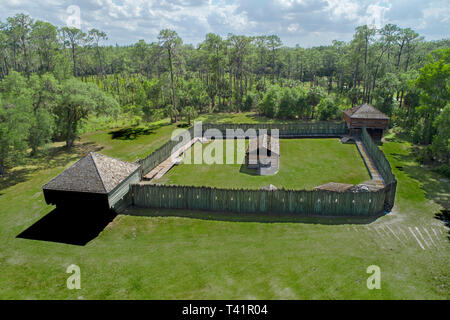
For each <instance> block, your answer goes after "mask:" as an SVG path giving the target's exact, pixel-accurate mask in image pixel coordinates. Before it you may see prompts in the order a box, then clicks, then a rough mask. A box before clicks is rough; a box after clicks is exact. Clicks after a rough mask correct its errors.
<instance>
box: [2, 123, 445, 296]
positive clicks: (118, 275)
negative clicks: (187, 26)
mask: <svg viewBox="0 0 450 320" xmlns="http://www.w3.org/2000/svg"><path fill="white" fill-rule="evenodd" d="M216 117H217V116H216ZM240 117H245V116H240ZM173 127H174V126H173V125H170V124H166V125H164V126H160V127H158V126H155V127H154V128H153V130H151V132H147V133H146V134H142V135H138V137H136V138H130V139H129V140H120V139H117V138H116V139H113V136H112V135H111V134H109V133H108V132H110V131H113V130H110V131H101V132H95V133H90V134H86V135H84V136H83V137H82V139H81V141H80V142H79V143H78V144H77V147H76V148H75V149H73V150H72V151H71V152H67V151H65V149H63V148H61V147H60V146H59V145H58V144H57V145H55V149H52V150H50V153H49V154H48V155H46V156H42V157H41V158H40V159H38V160H36V161H30V162H29V163H28V164H27V165H26V166H22V167H17V168H15V169H14V170H13V171H12V172H11V173H10V174H9V175H8V176H7V177H4V178H1V180H0V270H1V273H0V299H449V298H450V288H449V283H450V270H449V268H448V261H450V246H449V243H450V242H449V229H448V227H445V225H444V223H443V222H442V221H441V220H439V219H437V216H438V214H439V213H440V210H442V208H443V206H444V205H445V206H447V209H448V203H449V202H448V201H449V194H450V188H449V181H448V180H446V179H445V178H444V177H442V176H439V175H437V174H436V173H433V172H431V171H430V170H428V169H427V168H425V167H420V165H419V164H418V163H417V162H415V161H414V157H413V151H412V149H411V146H410V144H409V143H407V142H404V141H401V140H396V139H395V137H389V138H391V139H390V140H389V141H387V142H385V143H384V145H383V147H382V149H383V151H384V152H385V154H386V156H387V158H388V160H389V161H390V163H391V165H392V167H393V171H394V174H395V175H396V177H397V179H398V188H397V197H396V204H395V207H394V209H393V211H392V212H391V213H389V214H388V215H385V216H383V217H379V218H377V219H372V220H367V219H362V218H356V219H345V218H340V219H330V218H321V219H319V218H301V217H298V216H281V215H273V216H270V215H265V216H259V215H255V214H248V215H238V214H233V213H227V212H223V213H212V212H196V211H176V210H168V211H159V210H145V211H144V210H138V209H131V213H133V214H146V215H150V216H148V217H143V216H131V215H118V216H117V217H116V218H115V219H114V220H113V221H112V222H111V223H110V224H109V225H108V226H107V227H106V228H105V229H104V230H103V231H102V232H101V233H100V234H99V236H98V237H96V238H95V239H93V240H92V241H90V242H89V243H88V244H86V245H85V246H76V245H68V244H64V243H55V242H46V241H39V240H29V239H22V238H17V235H18V234H20V233H21V232H23V231H24V230H25V229H27V228H29V227H30V226H31V225H33V224H35V223H36V222H37V221H39V220H41V219H42V218H43V217H45V216H46V215H47V214H48V213H49V212H50V211H52V210H53V207H51V206H47V205H46V204H45V202H44V199H43V195H42V191H41V186H42V185H43V184H44V183H46V182H47V181H48V180H49V179H51V178H52V177H53V176H55V175H57V174H59V173H60V172H62V171H63V170H64V169H65V168H67V167H68V166H69V165H70V164H72V163H73V162H74V161H76V160H77V159H79V157H80V156H81V154H82V153H85V152H87V151H89V150H92V149H101V150H100V152H104V153H105V154H107V155H110V156H115V157H119V158H121V159H125V160H135V158H138V157H141V155H143V154H146V152H148V150H154V149H155V148H157V146H159V145H161V144H162V143H163V142H164V141H165V140H167V139H169V138H170V133H171V130H172V128H173ZM130 130H131V131H133V130H134V129H133V128H131V129H130ZM125 132H127V130H125ZM129 213H130V212H129ZM60 228H62V230H65V229H64V228H70V224H69V223H68V224H67V225H63V226H60ZM416 228H417V229H416ZM411 230H412V231H414V235H415V236H416V237H417V239H416V238H415V237H414V236H413V233H411ZM417 230H419V231H420V234H419V232H418V231H417ZM428 234H429V235H428ZM419 241H420V243H421V245H422V246H423V248H424V249H422V247H421V246H420V245H419ZM70 264H76V265H78V266H80V268H81V289H80V290H68V289H67V287H66V279H67V277H68V276H69V274H67V273H66V268H67V267H68V266H69V265H70ZM374 264H375V265H378V266H379V267H380V268H381V290H368V289H367V287H366V280H367V278H368V276H369V274H367V273H366V269H367V267H368V266H370V265H374Z"/></svg>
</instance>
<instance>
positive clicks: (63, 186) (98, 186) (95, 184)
mask: <svg viewBox="0 0 450 320" xmlns="http://www.w3.org/2000/svg"><path fill="white" fill-rule="evenodd" d="M139 169H140V166H139V165H138V164H137V163H130V162H125V161H121V160H118V159H114V158H110V157H107V156H105V155H102V154H100V153H95V152H91V153H89V154H88V155H87V156H85V157H83V158H82V159H80V160H79V161H77V162H76V163H75V164H73V165H72V166H71V167H69V168H68V169H66V170H65V171H63V172H62V173H61V174H59V175H58V176H56V177H55V178H53V179H52V180H50V181H49V182H48V183H46V184H45V185H44V186H43V187H42V189H43V192H44V197H45V201H46V202H47V204H54V205H56V206H57V207H63V208H74V207H85V206H89V207H94V208H99V209H110V208H113V207H114V206H115V204H116V203H117V202H118V201H119V200H121V199H122V198H123V197H124V196H125V195H126V194H127V193H128V191H129V184H130V182H133V183H137V182H139V181H140V170H139Z"/></svg>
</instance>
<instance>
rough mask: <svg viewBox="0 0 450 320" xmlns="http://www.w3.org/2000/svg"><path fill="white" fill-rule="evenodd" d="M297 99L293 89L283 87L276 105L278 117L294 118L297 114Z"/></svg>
mask: <svg viewBox="0 0 450 320" xmlns="http://www.w3.org/2000/svg"><path fill="white" fill-rule="evenodd" d="M297 100H298V95H297V92H296V91H295V89H291V88H283V90H282V93H281V99H280V105H279V107H278V117H280V118H282V119H294V118H295V116H296V114H297V112H296V111H297V110H296V104H297Z"/></svg>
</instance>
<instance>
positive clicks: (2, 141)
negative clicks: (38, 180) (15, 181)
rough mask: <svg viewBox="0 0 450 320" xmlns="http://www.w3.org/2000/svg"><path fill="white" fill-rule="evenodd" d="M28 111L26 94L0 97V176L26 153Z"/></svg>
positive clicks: (28, 124)
mask: <svg viewBox="0 0 450 320" xmlns="http://www.w3.org/2000/svg"><path fill="white" fill-rule="evenodd" d="M30 111H31V110H30V101H29V97H27V96H26V95H21V96H8V97H6V98H2V97H0V176H1V175H4V174H5V173H6V169H7V167H9V166H14V165H17V164H18V163H20V161H21V160H22V159H23V158H24V156H25V154H26V149H27V146H28V144H27V134H26V133H27V132H28V129H29V128H30V118H29V114H30Z"/></svg>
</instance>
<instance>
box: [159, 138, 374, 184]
mask: <svg viewBox="0 0 450 320" xmlns="http://www.w3.org/2000/svg"><path fill="white" fill-rule="evenodd" d="M229 142H230V143H232V144H231V146H232V147H231V150H232V151H233V150H234V151H236V152H232V154H233V155H234V158H231V159H232V161H233V162H235V164H226V163H227V142H226V140H216V141H214V142H210V143H208V144H205V145H202V144H200V143H197V144H196V145H194V146H193V147H191V148H190V149H189V150H188V151H187V152H186V153H189V156H188V158H189V159H191V161H190V164H180V165H177V166H174V167H173V168H172V169H170V170H169V171H168V172H167V173H166V174H165V175H164V176H163V177H161V178H160V179H159V180H155V181H154V182H156V183H161V184H175V185H191V186H211V187H222V188H246V189H258V188H261V187H264V186H267V185H269V184H273V185H275V186H276V187H278V188H286V189H312V188H314V187H316V186H318V185H321V184H324V183H327V182H341V183H350V184H358V183H361V182H363V181H366V180H370V175H369V173H368V171H367V169H366V167H365V165H364V161H363V160H362V158H361V156H360V154H359V152H358V150H357V148H356V146H355V145H353V144H342V143H341V142H340V141H339V139H337V138H333V139H281V140H280V168H279V171H278V173H277V174H275V175H272V176H258V175H256V172H255V170H250V169H247V168H246V166H245V164H244V165H243V164H242V163H243V159H244V156H245V148H246V146H247V145H248V140H245V148H244V147H237V144H238V142H237V141H236V142H234V143H233V142H231V140H230V141H229ZM230 143H228V147H230ZM240 143H241V144H242V146H244V140H241V141H240ZM194 150H195V152H194ZM214 150H216V151H214ZM218 150H222V151H221V153H222V157H220V156H218V159H220V160H221V164H206V163H203V164H193V161H192V159H194V153H197V154H212V155H213V156H214V155H215V154H216V153H217V154H219V151H218Z"/></svg>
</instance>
